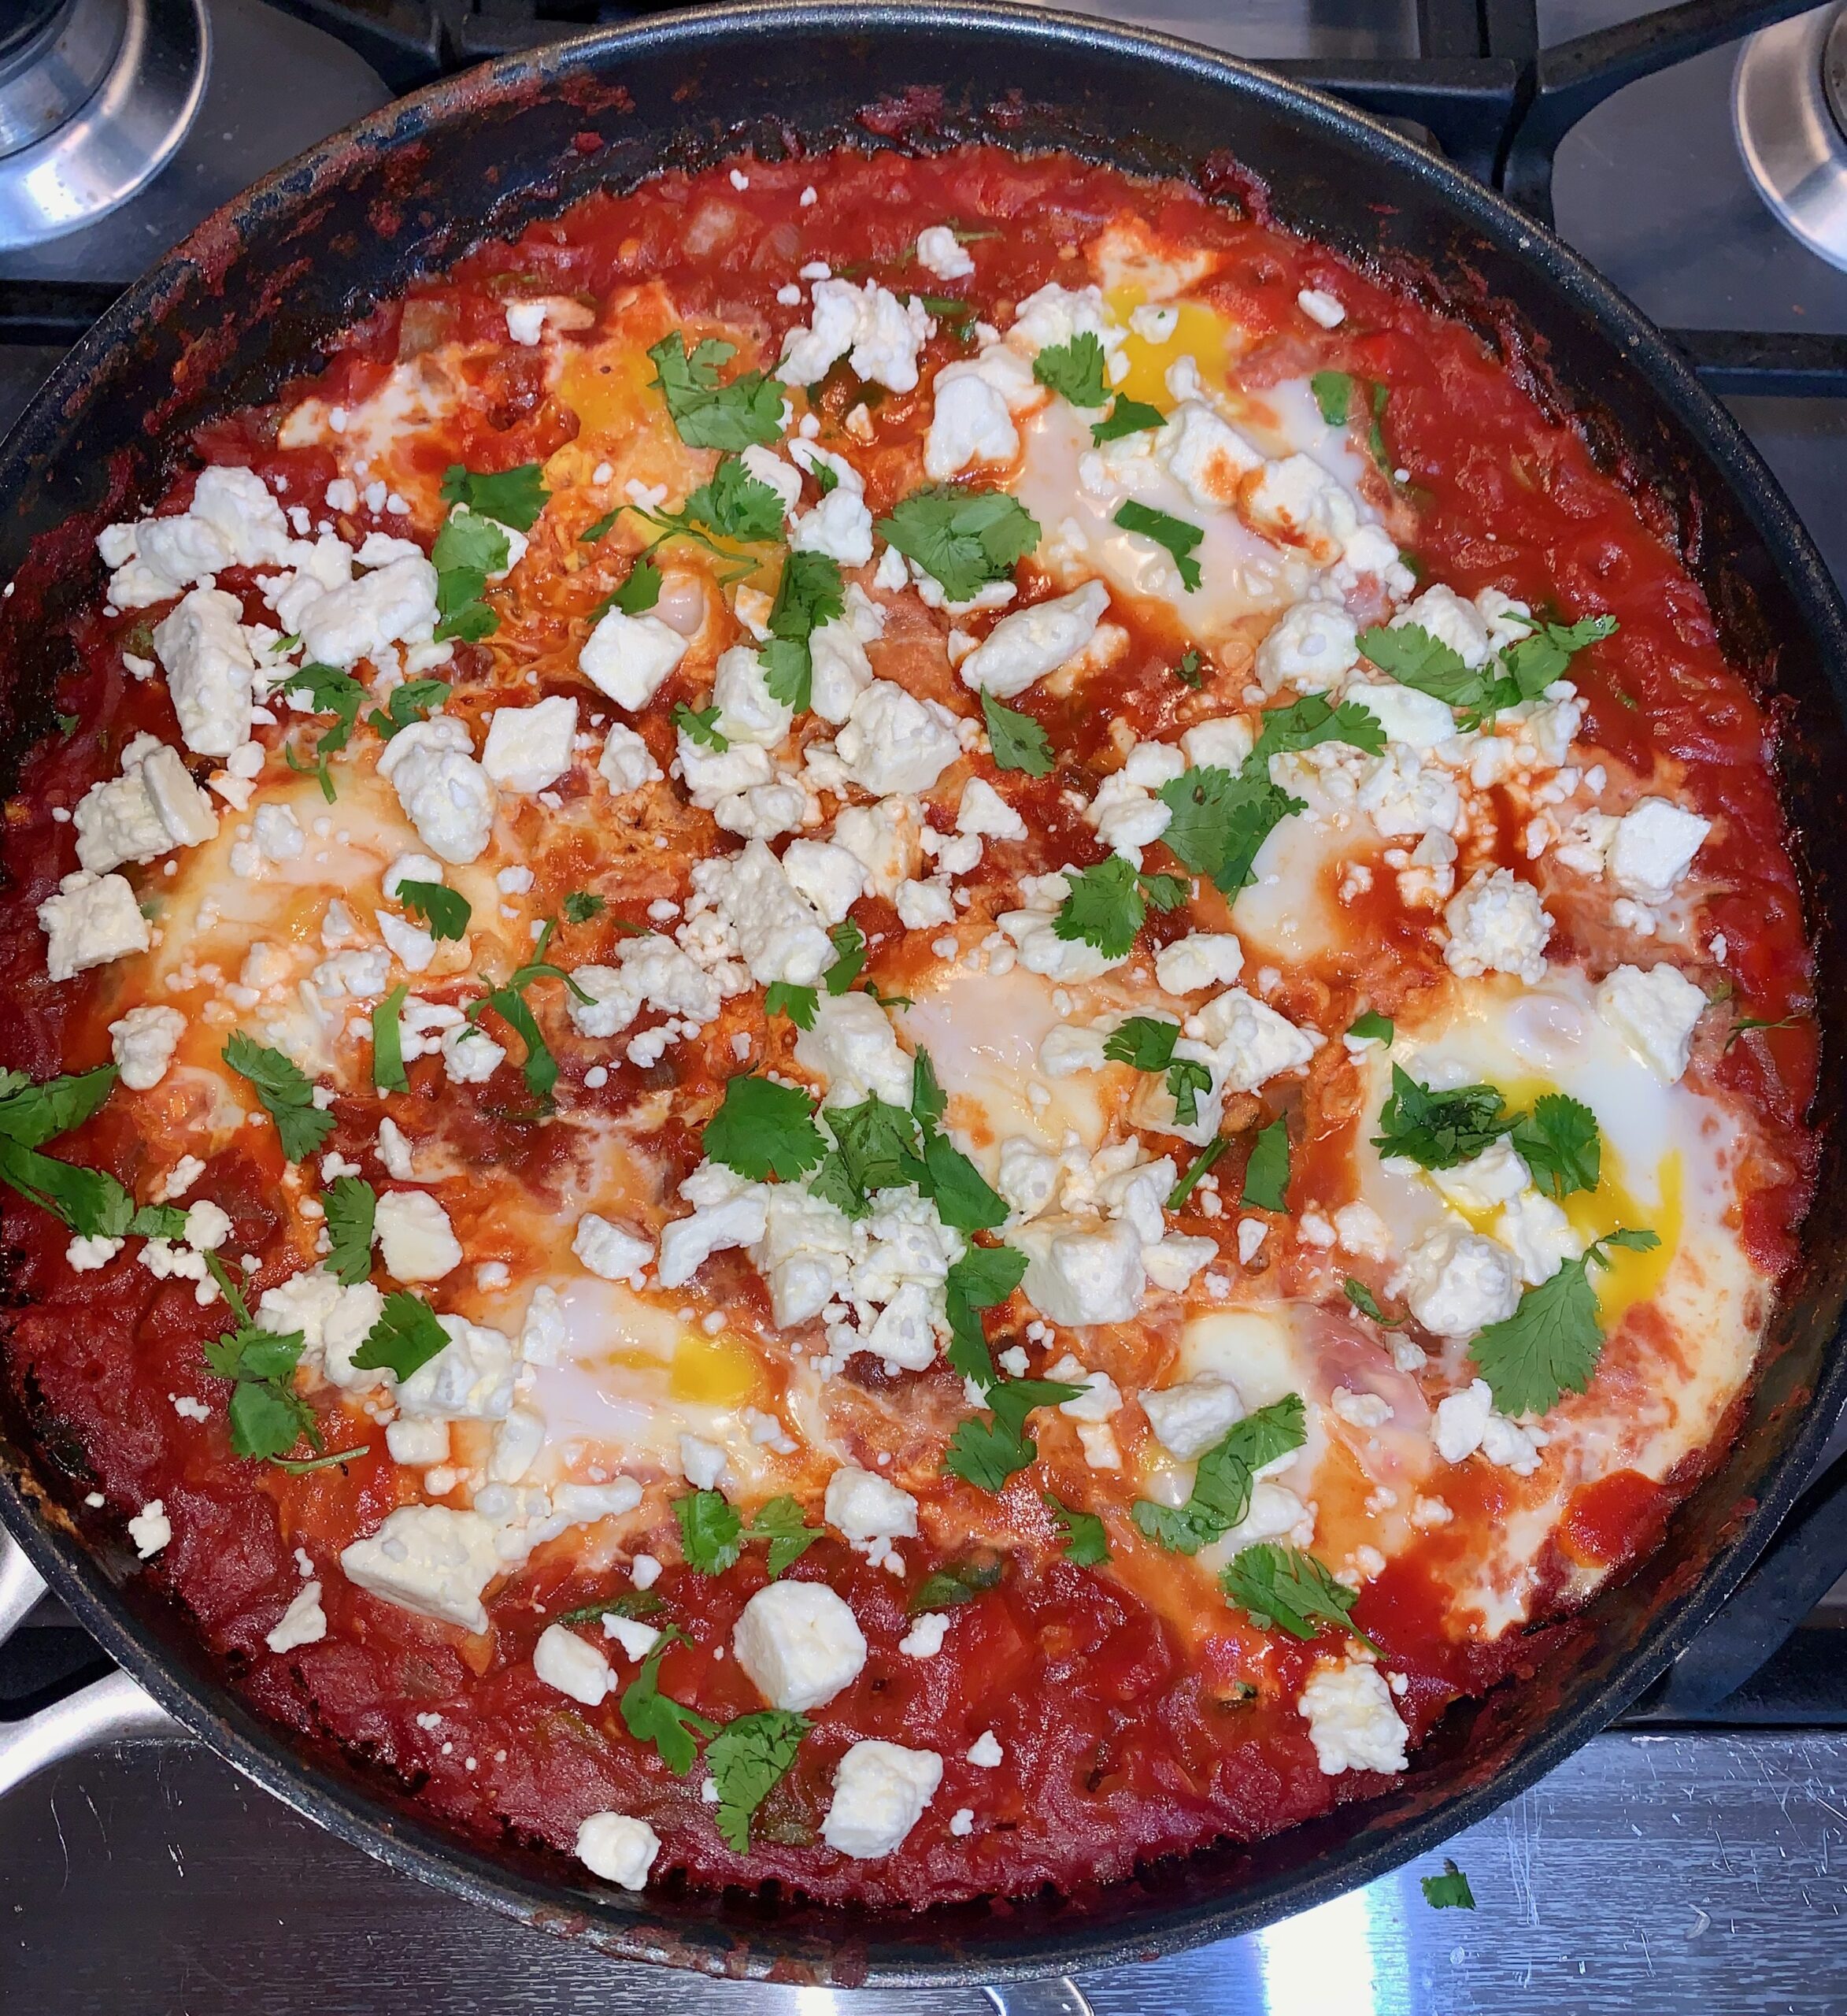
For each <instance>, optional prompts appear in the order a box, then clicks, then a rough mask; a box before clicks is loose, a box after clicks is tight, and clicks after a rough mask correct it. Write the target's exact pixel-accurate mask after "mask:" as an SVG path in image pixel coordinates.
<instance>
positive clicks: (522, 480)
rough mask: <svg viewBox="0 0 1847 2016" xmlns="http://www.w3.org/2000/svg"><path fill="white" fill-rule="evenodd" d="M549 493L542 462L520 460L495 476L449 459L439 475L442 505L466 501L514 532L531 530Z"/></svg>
mask: <svg viewBox="0 0 1847 2016" xmlns="http://www.w3.org/2000/svg"><path fill="white" fill-rule="evenodd" d="M550 495H551V492H550V491H549V490H547V489H546V487H545V465H544V464H543V463H542V462H522V463H521V464H520V466H519V467H518V468H517V469H502V470H501V471H499V472H498V474H496V475H494V476H479V475H477V474H476V472H474V471H473V470H472V469H464V468H463V467H462V465H461V463H460V462H451V463H450V465H449V467H448V469H446V471H445V472H444V473H443V477H442V501H443V502H444V503H445V504H450V505H453V504H465V505H466V506H468V510H470V511H478V512H479V513H480V514H481V516H482V517H484V518H492V519H494V520H495V521H496V522H497V523H498V524H503V525H511V526H512V527H513V529H514V531H516V532H531V529H532V528H533V526H534V524H536V523H537V521H538V518H539V513H540V512H541V511H542V510H544V509H545V506H546V499H547V498H549V497H550ZM501 564H502V565H503V566H504V565H505V561H502V563H501Z"/></svg>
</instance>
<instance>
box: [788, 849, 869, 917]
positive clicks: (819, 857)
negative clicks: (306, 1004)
mask: <svg viewBox="0 0 1847 2016" xmlns="http://www.w3.org/2000/svg"><path fill="white" fill-rule="evenodd" d="M783 873H784V874H785V875H786V876H788V878H789V881H790V886H791V887H792V888H794V890H795V891H796V892H797V893H798V895H801V896H803V897H805V898H806V899H807V900H808V901H809V902H811V903H812V904H813V906H815V909H816V911H817V912H818V913H820V919H821V921H822V922H823V923H824V924H828V925H834V924H838V923H839V922H840V921H841V920H842V918H843V917H845V916H846V913H847V912H848V911H849V910H851V909H852V908H853V905H854V904H855V903H856V902H858V900H859V899H860V898H861V895H864V893H865V887H866V871H865V869H864V868H863V867H862V866H861V865H860V863H859V862H858V861H857V860H856V859H855V858H853V855H852V854H849V853H848V852H847V850H846V848H845V847H836V846H835V843H833V842H832V841H831V840H791V841H790V843H789V844H788V846H787V847H785V848H784V849H783Z"/></svg>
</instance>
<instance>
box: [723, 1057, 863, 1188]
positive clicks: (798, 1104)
mask: <svg viewBox="0 0 1847 2016" xmlns="http://www.w3.org/2000/svg"><path fill="white" fill-rule="evenodd" d="M814 1111H815V1107H814V1101H813V1100H812V1099H810V1098H809V1095H808V1094H807V1093H806V1092H805V1091H801V1089H800V1088H798V1087H797V1086H794V1085H779V1084H777V1083H776V1082H775V1080H774V1079H773V1078H759V1077H751V1076H750V1075H748V1074H744V1075H741V1076H739V1077H735V1078H727V1080H725V1088H724V1101H723V1102H722V1103H721V1104H720V1106H719V1109H718V1110H717V1112H716V1113H715V1114H713V1116H712V1117H711V1118H710V1119H709V1121H706V1123H705V1137H704V1141H703V1143H702V1145H703V1147H704V1150H705V1154H707V1155H709V1157H710V1158H711V1159H712V1160H713V1162H722V1163H723V1164H724V1166H725V1167H726V1168H727V1169H735V1170H736V1171H737V1173H738V1175H740V1176H743V1177H749V1178H750V1180H751V1181H752V1182H753V1183H761V1182H762V1181H763V1180H764V1178H765V1177H770V1176H774V1177H777V1178H779V1180H781V1181H783V1182H784V1183H788V1182H792V1181H793V1180H794V1179H795V1178H796V1177H798V1176H801V1175H802V1174H803V1173H805V1171H807V1170H809V1169H812V1168H813V1167H814V1166H815V1165H816V1163H817V1162H820V1159H821V1158H822V1157H823V1156H824V1154H827V1142H826V1140H824V1138H823V1136H822V1134H821V1130H820V1128H818V1127H817V1126H816V1125H815V1120H814ZM838 1117H839V1111H838V1109H836V1110H835V1111H834V1112H831V1113H830V1114H829V1115H828V1120H829V1122H830V1124H831V1123H832V1122H833V1121H835V1120H837V1119H838Z"/></svg>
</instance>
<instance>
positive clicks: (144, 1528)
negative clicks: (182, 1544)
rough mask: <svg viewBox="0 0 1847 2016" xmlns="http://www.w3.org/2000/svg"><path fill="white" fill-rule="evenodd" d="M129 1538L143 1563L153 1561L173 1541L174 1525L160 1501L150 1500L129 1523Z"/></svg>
mask: <svg viewBox="0 0 1847 2016" xmlns="http://www.w3.org/2000/svg"><path fill="white" fill-rule="evenodd" d="M128 1537H129V1539H130V1540H132V1541H133V1542H134V1543H135V1552H136V1553H137V1554H138V1555H140V1557H141V1558H142V1559H143V1561H151V1560H152V1559H153V1558H154V1556H155V1555H157V1554H158V1553H159V1552H160V1551H161V1548H162V1547H165V1546H166V1544H168V1541H169V1540H172V1537H173V1528H172V1522H171V1521H169V1520H168V1517H167V1509H166V1506H165V1505H164V1504H163V1503H162V1502H161V1500H160V1499H157V1498H154V1499H150V1500H149V1501H148V1503H146V1504H145V1505H144V1506H142V1508H141V1510H139V1512H138V1513H137V1514H135V1517H134V1518H132V1519H131V1520H130V1521H128Z"/></svg>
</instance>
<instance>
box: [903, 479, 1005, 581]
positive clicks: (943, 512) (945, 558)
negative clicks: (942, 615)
mask: <svg viewBox="0 0 1847 2016" xmlns="http://www.w3.org/2000/svg"><path fill="white" fill-rule="evenodd" d="M878 531H879V536H880V537H881V538H882V539H886V540H887V541H888V542H889V543H890V544H891V545H893V546H894V547H897V548H898V551H899V552H900V553H901V554H903V555H904V556H905V558H906V559H907V560H914V561H916V563H917V565H919V566H920V567H921V568H922V569H923V571H924V573H927V574H928V575H930V576H931V577H932V578H933V579H934V580H935V581H936V582H937V584H938V586H939V587H941V588H942V591H943V594H944V595H945V596H946V598H948V599H949V601H950V602H972V601H973V600H974V598H975V596H976V595H979V593H980V592H981V591H982V589H983V588H984V587H986V585H987V584H988V583H989V582H990V581H1005V580H1009V579H1011V577H1012V573H1013V567H1014V563H1015V562H1016V561H1020V560H1023V559H1024V558H1026V556H1027V554H1030V553H1031V551H1032V550H1034V548H1035V547H1037V546H1038V543H1039V526H1038V520H1037V519H1035V517H1033V515H1032V513H1031V512H1030V511H1028V510H1027V509H1026V507H1025V506H1023V504H1021V503H1020V502H1019V500H1018V499H1017V498H1013V497H1010V496H1009V495H1008V494H1007V493H1006V491H1004V490H958V489H955V488H953V487H950V486H949V485H948V484H934V485H932V486H931V487H929V488H928V489H925V490H917V491H912V493H911V495H909V497H907V498H905V499H904V501H903V502H901V503H900V504H898V505H897V506H895V507H894V510H893V511H892V513H891V515H890V517H888V518H881V519H880V520H879V524H878Z"/></svg>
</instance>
